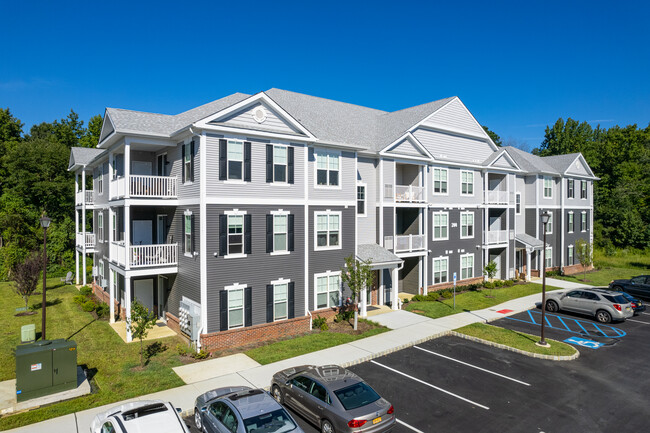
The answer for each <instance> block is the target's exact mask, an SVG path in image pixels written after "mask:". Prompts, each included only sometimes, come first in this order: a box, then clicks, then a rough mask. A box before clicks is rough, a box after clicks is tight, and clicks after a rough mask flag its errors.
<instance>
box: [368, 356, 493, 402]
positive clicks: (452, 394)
mask: <svg viewBox="0 0 650 433" xmlns="http://www.w3.org/2000/svg"><path fill="white" fill-rule="evenodd" d="M370 362H372V363H373V364H375V365H378V366H380V367H384V368H385V369H386V370H390V371H392V372H394V373H397V374H401V375H402V376H404V377H408V378H409V379H412V380H414V381H416V382H419V383H421V384H423V385H426V386H428V387H431V388H433V389H435V390H438V391H440V392H444V393H445V394H448V395H451V396H452V397H456V398H458V399H460V400H463V401H466V402H467V403H470V404H473V405H475V406H478V407H480V408H482V409H485V410H490V408H489V407H487V406H483V405H482V404H479V403H477V402H475V401H472V400H470V399H467V398H465V397H461V396H460V395H458V394H454V393H453V392H451V391H447V390H446V389H442V388H440V387H437V386H435V385H432V384H430V383H428V382H425V381H423V380H421V379H418V378H417V377H413V376H410V375H408V374H406V373H402V372H401V371H399V370H395V369H394V368H392V367H389V366H387V365H384V364H380V363H379V362H377V361H374V360H371V361H370Z"/></svg>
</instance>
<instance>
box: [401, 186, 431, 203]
mask: <svg viewBox="0 0 650 433" xmlns="http://www.w3.org/2000/svg"><path fill="white" fill-rule="evenodd" d="M395 201H399V202H407V203H422V202H424V201H425V197H424V187H422V186H414V185H395Z"/></svg>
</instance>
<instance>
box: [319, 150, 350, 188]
mask: <svg viewBox="0 0 650 433" xmlns="http://www.w3.org/2000/svg"><path fill="white" fill-rule="evenodd" d="M319 153H320V154H326V155H327V181H328V182H329V178H330V176H329V171H330V161H329V158H330V156H337V157H338V159H339V170H338V172H339V184H338V185H329V184H328V185H319V184H318V156H317V155H318V154H319ZM342 173H343V152H341V151H340V150H329V149H324V148H314V189H342V185H343V176H342V175H341V174H342Z"/></svg>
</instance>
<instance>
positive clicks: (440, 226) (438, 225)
mask: <svg viewBox="0 0 650 433" xmlns="http://www.w3.org/2000/svg"><path fill="white" fill-rule="evenodd" d="M448 222H449V214H448V213H447V212H434V213H433V240H434V241H436V240H444V239H449V224H448Z"/></svg>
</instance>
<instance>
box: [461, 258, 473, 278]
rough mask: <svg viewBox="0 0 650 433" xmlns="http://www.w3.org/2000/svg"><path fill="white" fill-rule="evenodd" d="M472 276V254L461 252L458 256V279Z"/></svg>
mask: <svg viewBox="0 0 650 433" xmlns="http://www.w3.org/2000/svg"><path fill="white" fill-rule="evenodd" d="M472 277H474V254H463V255H461V256H460V279H461V280H465V279H467V278H472Z"/></svg>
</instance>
